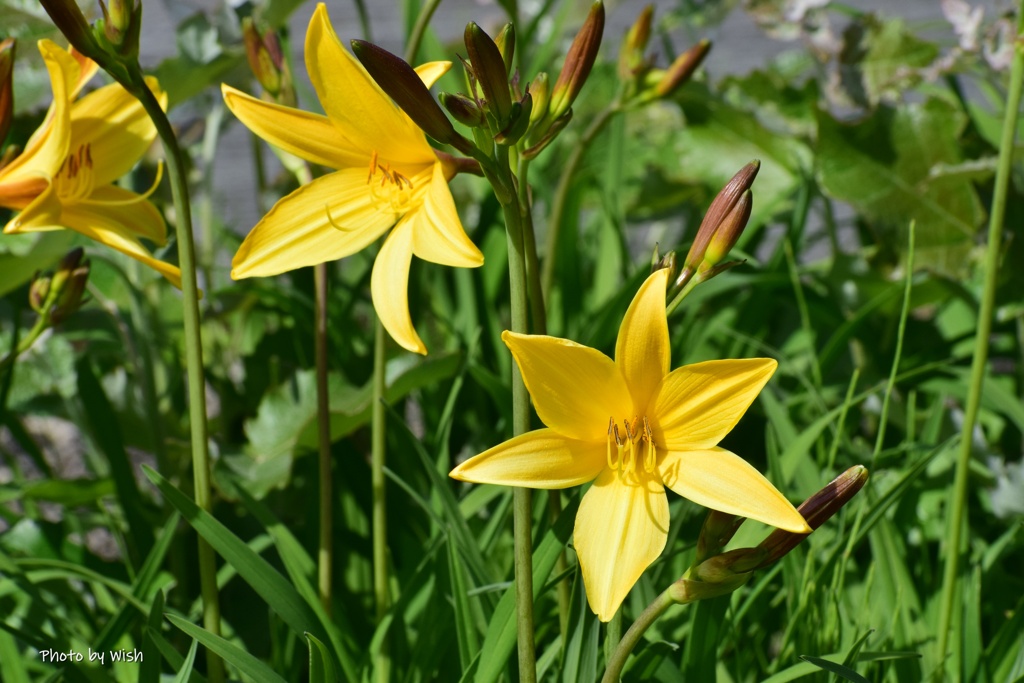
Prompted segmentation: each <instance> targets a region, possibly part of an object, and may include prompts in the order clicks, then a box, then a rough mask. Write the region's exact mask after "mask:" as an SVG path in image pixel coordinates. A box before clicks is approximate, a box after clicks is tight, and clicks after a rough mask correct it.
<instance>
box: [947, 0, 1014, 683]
mask: <svg viewBox="0 0 1024 683" xmlns="http://www.w3.org/2000/svg"><path fill="white" fill-rule="evenodd" d="M1021 33H1024V1H1022V2H1021V3H1020V5H1019V6H1018V9H1017V35H1018V40H1019V36H1020V35H1021ZM1022 83H1024V52H1022V51H1021V49H1020V47H1019V45H1018V46H1017V49H1016V50H1015V51H1014V55H1013V66H1012V67H1011V68H1010V90H1009V92H1008V93H1007V96H1006V111H1005V114H1004V117H1003V134H1002V138H1001V139H1000V142H999V162H998V166H997V167H996V180H995V189H994V192H993V195H992V210H991V212H990V213H989V223H988V251H987V253H986V254H985V285H984V289H983V290H982V296H981V310H979V311H978V332H977V336H975V338H974V359H973V361H972V362H971V379H970V384H969V385H968V386H969V389H968V394H967V407H966V409H965V411H964V421H963V425H962V427H961V430H960V451H959V453H958V454H957V460H956V470H955V471H956V474H955V475H954V479H953V492H952V494H953V495H952V505H951V506H950V508H949V518H948V520H947V523H946V528H947V538H946V546H945V554H946V565H945V571H944V573H943V579H942V599H941V603H940V609H939V632H938V638H939V642H938V661H937V666H936V671H937V672H939V671H943V670H944V669H945V660H946V655H947V653H948V652H949V630H950V623H951V621H952V617H953V608H954V605H955V604H956V594H957V580H958V579H959V571H960V565H961V562H962V561H963V559H964V558H963V556H962V555H961V552H960V539H961V537H962V533H963V528H964V526H965V525H966V524H967V506H966V502H967V475H968V470H969V466H970V460H971V435H972V434H973V432H974V425H975V424H976V423H977V420H978V408H979V407H980V405H981V390H982V385H983V384H984V381H985V364H986V362H987V361H988V339H989V335H990V334H991V332H992V312H993V309H994V308H995V301H996V284H997V276H998V274H999V255H1000V246H1001V241H1002V239H1001V238H1002V229H1003V220H1004V218H1005V216H1006V195H1007V188H1008V186H1009V182H1010V172H1011V166H1012V163H1013V151H1014V137H1015V133H1016V131H1017V117H1018V114H1019V111H1018V110H1019V108H1020V99H1021V85H1022ZM961 644H962V641H961V640H960V639H956V645H955V646H954V647H955V649H956V652H957V653H959V650H960V649H961ZM957 661H959V659H958V660H957Z"/></svg>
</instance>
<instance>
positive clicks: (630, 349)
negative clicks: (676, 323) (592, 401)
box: [615, 269, 671, 415]
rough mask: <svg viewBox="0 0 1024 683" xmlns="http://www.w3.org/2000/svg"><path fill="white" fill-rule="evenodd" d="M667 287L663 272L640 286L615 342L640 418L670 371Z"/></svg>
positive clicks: (618, 357) (618, 361) (652, 274)
mask: <svg viewBox="0 0 1024 683" xmlns="http://www.w3.org/2000/svg"><path fill="white" fill-rule="evenodd" d="M667 284H668V271H667V270H664V269H662V270H656V271H654V272H653V273H651V275H650V276H649V277H648V278H647V279H646V280H645V281H644V283H643V284H642V285H640V289H639V290H638V291H637V293H636V296H635V297H633V302H632V303H630V305H629V309H628V310H627V311H626V315H625V317H624V318H623V319H622V324H621V325H619V337H618V339H617V340H616V342H615V364H616V365H618V366H619V370H621V371H622V376H623V377H624V378H625V379H626V384H627V385H628V386H629V391H630V394H631V395H632V396H633V408H634V411H635V412H636V414H637V415H645V414H646V413H647V406H648V405H649V404H650V402H651V399H652V398H654V395H655V392H656V391H657V390H658V385H660V384H661V380H662V378H663V377H665V375H667V374H668V370H669V362H670V360H671V358H670V356H671V350H670V349H669V342H668V319H667V318H666V316H665V287H666V285H667Z"/></svg>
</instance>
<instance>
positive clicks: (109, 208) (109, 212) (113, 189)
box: [75, 185, 167, 246]
mask: <svg viewBox="0 0 1024 683" xmlns="http://www.w3.org/2000/svg"><path fill="white" fill-rule="evenodd" d="M75 205H80V206H84V207H86V208H87V209H89V210H92V211H98V212H102V213H103V214H105V215H106V216H107V218H108V219H109V220H110V221H111V222H113V223H119V224H121V225H122V226H124V228H125V229H126V230H127V231H128V232H130V233H132V234H134V235H136V236H137V237H143V238H145V239H147V240H149V241H150V242H153V243H155V244H156V245H158V246H163V245H164V244H166V242H167V225H166V224H165V223H164V217H163V215H162V214H161V213H160V211H159V210H158V209H157V208H156V207H155V206H153V205H152V204H151V203H150V202H148V201H146V200H145V199H144V198H143V197H142V195H139V194H136V193H134V192H131V191H129V190H125V189H124V188H121V187H117V186H116V185H104V186H103V187H97V188H96V189H95V190H93V191H92V194H91V195H89V198H88V199H85V200H82V201H80V202H76V203H75Z"/></svg>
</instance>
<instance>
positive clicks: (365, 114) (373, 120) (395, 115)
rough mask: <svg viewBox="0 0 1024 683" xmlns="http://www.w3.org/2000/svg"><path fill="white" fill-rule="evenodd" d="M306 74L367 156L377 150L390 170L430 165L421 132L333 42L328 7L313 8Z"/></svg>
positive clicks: (333, 117)
mask: <svg viewBox="0 0 1024 683" xmlns="http://www.w3.org/2000/svg"><path fill="white" fill-rule="evenodd" d="M306 69H307V71H309V78H310V80H311V81H312V82H313V87H314V88H316V92H317V96H318V97H319V98H320V104H322V105H323V108H324V112H326V114H327V117H328V118H329V119H331V122H332V123H333V124H334V125H335V126H337V127H338V130H339V131H341V132H342V134H344V135H345V137H347V138H348V139H349V140H350V141H351V142H352V144H353V145H354V146H355V147H356V148H357V149H361V150H363V151H364V152H365V153H366V155H367V161H366V163H367V164H369V155H370V154H371V153H372V152H374V151H376V152H377V154H378V155H379V157H380V159H381V160H382V161H386V162H389V163H391V164H392V165H399V166H403V165H410V164H411V165H416V164H427V163H431V162H432V160H433V158H434V152H433V150H432V149H431V148H430V145H429V144H427V140H426V138H425V137H424V136H423V131H421V130H420V129H419V128H417V127H416V124H414V123H413V122H412V121H411V120H410V119H409V117H408V116H406V115H405V114H404V113H403V112H402V110H400V109H399V108H398V107H397V106H395V104H394V103H393V102H392V101H391V98H389V97H388V96H387V95H385V94H384V91H383V90H381V89H380V87H379V86H377V84H376V83H374V81H373V79H372V78H370V75H369V74H367V73H366V69H364V68H363V65H362V64H360V63H359V62H358V61H357V60H356V58H355V57H353V56H352V55H350V54H349V53H348V51H347V50H346V49H345V48H343V47H342V46H341V43H340V42H338V36H337V35H335V33H334V29H333V28H332V27H331V22H330V18H329V17H328V16H327V8H326V7H325V6H324V4H323V3H320V4H318V5H317V8H316V11H315V12H314V13H313V18H312V19H310V21H309V29H308V30H307V31H306Z"/></svg>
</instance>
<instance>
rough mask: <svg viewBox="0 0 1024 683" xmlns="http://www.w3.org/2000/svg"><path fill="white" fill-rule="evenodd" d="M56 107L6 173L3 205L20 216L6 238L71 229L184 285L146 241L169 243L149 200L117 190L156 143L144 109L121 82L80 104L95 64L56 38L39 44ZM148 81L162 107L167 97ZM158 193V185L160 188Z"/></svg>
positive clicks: (0, 186)
mask: <svg viewBox="0 0 1024 683" xmlns="http://www.w3.org/2000/svg"><path fill="white" fill-rule="evenodd" d="M39 52H40V53H41V54H42V56H43V61H44V62H45V64H46V69H47V71H48V72H49V74H50V84H51V86H52V88H53V104H51V105H50V108H49V110H48V111H47V113H46V118H45V119H44V120H43V123H42V125H41V126H40V127H39V128H38V129H37V130H36V131H35V133H33V134H32V137H31V138H29V141H28V143H27V144H26V145H25V150H24V151H23V152H22V153H21V154H20V155H19V156H18V157H17V158H16V159H14V161H12V162H11V163H10V164H8V165H7V166H4V167H3V168H2V169H0V206H3V207H5V208H8V209H13V210H15V211H20V213H18V214H17V215H16V216H15V217H14V218H13V219H11V220H10V221H9V222H8V223H7V225H6V226H5V227H4V233H5V234H16V233H25V232H40V231H45V230H59V229H62V228H70V229H72V230H75V231H76V232H79V233H81V234H83V235H85V236H86V237H89V238H91V239H94V240H96V241H97V242H100V243H101V244H105V245H107V246H108V247H111V248H113V249H116V250H118V251H120V252H122V253H124V254H127V255H128V256H131V257H132V258H134V259H137V260H138V261H140V262H142V263H144V264H145V265H147V266H149V267H150V268H153V269H154V270H156V271H157V272H159V273H160V274H161V275H163V276H164V277H165V278H167V279H168V280H170V281H171V282H172V283H173V284H174V286H175V287H179V288H180V287H181V271H180V270H179V269H178V268H177V266H173V265H171V264H169V263H165V262H163V261H160V260H159V259H157V258H155V257H154V256H153V254H152V253H150V251H149V249H147V248H146V247H145V246H144V245H143V244H142V242H141V241H140V238H141V239H146V240H149V241H150V242H153V243H154V244H157V245H163V244H165V243H166V242H167V226H166V225H165V224H164V219H163V216H161V215H160V212H159V211H158V210H157V209H156V207H155V206H153V205H152V204H150V203H149V202H148V201H147V200H146V197H147V196H148V193H147V194H146V195H140V194H136V193H134V192H130V191H129V190H125V189H123V188H120V187H117V186H116V185H114V184H113V182H114V181H115V180H117V179H118V178H120V177H121V176H123V175H124V174H125V173H127V172H128V171H130V170H131V169H132V167H133V166H135V164H136V162H138V160H139V159H140V158H141V157H142V155H143V154H145V152H146V150H147V149H148V148H149V146H150V145H151V144H152V142H153V139H154V138H155V137H156V128H155V127H154V126H153V123H152V121H150V119H149V117H148V116H147V115H146V112H145V110H144V109H143V108H142V104H140V103H139V101H138V100H136V99H135V97H133V96H132V95H131V94H130V93H128V91H126V90H125V89H124V88H123V87H121V86H120V85H118V84H112V85H106V86H103V87H101V88H97V89H96V90H95V91H93V92H91V93H89V94H87V95H86V96H85V97H82V98H81V99H78V94H79V92H80V91H81V89H82V87H83V86H84V85H85V84H86V83H87V82H88V81H89V79H91V78H92V77H93V75H95V73H96V71H97V66H96V64H95V63H94V62H93V61H92V60H90V59H88V58H86V57H84V56H82V55H81V54H79V53H77V52H75V51H74V50H64V49H62V48H60V47H58V46H57V45H56V44H55V43H53V42H51V41H49V40H41V41H39ZM147 83H148V84H149V87H150V89H151V90H153V92H154V94H156V96H157V99H158V100H159V101H160V103H161V105H163V106H165V107H166V104H167V95H166V94H165V93H163V92H162V91H160V90H159V86H158V85H157V82H156V79H147ZM154 188H155V184H154Z"/></svg>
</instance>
